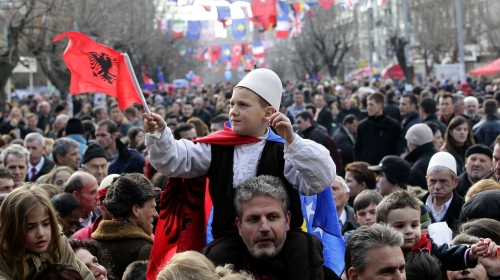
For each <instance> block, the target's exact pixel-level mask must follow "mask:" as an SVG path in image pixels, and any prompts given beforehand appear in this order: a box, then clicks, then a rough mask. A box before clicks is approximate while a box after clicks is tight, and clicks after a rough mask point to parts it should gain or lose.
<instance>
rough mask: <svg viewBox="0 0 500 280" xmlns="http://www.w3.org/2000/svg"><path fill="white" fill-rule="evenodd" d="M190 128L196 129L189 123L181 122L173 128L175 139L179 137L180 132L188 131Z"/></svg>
mask: <svg viewBox="0 0 500 280" xmlns="http://www.w3.org/2000/svg"><path fill="white" fill-rule="evenodd" d="M191 129H194V130H196V127H195V126H194V125H193V124H191V123H181V124H179V125H178V126H177V127H176V128H175V129H174V138H175V140H180V139H181V132H184V131H189V130H191Z"/></svg>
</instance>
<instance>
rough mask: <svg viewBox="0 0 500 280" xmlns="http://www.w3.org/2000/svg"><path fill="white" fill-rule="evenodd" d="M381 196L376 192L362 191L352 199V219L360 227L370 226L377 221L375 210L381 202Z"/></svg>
mask: <svg viewBox="0 0 500 280" xmlns="http://www.w3.org/2000/svg"><path fill="white" fill-rule="evenodd" d="M382 198H383V197H382V195H381V194H380V193H379V192H378V191H376V190H364V191H362V192H360V193H359V194H358V195H357V196H356V198H355V199H354V203H353V204H354V205H353V208H354V219H355V220H356V221H357V222H358V223H359V225H360V226H371V225H373V224H374V223H375V222H376V221H377V217H376V215H375V210H376V209H377V205H378V204H379V203H380V201H382Z"/></svg>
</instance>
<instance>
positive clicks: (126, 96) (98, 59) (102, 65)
mask: <svg viewBox="0 0 500 280" xmlns="http://www.w3.org/2000/svg"><path fill="white" fill-rule="evenodd" d="M64 37H68V39H69V42H68V47H67V48H66V50H65V51H64V53H63V59H64V62H65V63H66V65H67V66H68V68H69V71H70V72H71V84H70V87H69V91H70V93H71V94H79V93H86V92H102V93H104V94H106V95H109V96H112V97H115V98H116V99H117V101H118V106H119V107H120V109H122V110H123V109H126V108H127V107H130V106H131V105H132V104H134V103H139V104H142V100H141V97H140V95H139V94H142V93H141V92H138V91H137V89H136V87H135V84H134V79H135V77H132V76H131V75H132V74H131V72H130V71H129V69H128V67H127V62H126V61H125V56H124V54H122V53H120V52H118V51H115V50H113V49H111V48H109V47H107V46H105V45H101V44H99V43H97V42H95V41H94V40H92V39H90V38H89V37H87V36H86V35H84V34H82V33H80V32H66V33H63V34H60V35H58V36H57V37H56V38H55V39H54V42H57V41H59V40H61V39H62V38H64Z"/></svg>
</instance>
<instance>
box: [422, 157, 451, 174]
mask: <svg viewBox="0 0 500 280" xmlns="http://www.w3.org/2000/svg"><path fill="white" fill-rule="evenodd" d="M436 166H442V167H446V168H448V169H450V170H451V171H453V172H454V173H455V174H457V162H456V161H455V158H454V157H453V156H452V155H451V154H450V153H447V152H438V153H435V154H434V155H433V156H432V157H431V160H430V161H429V166H428V167H427V172H429V170H430V169H431V168H433V167H436Z"/></svg>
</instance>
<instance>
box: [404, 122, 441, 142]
mask: <svg viewBox="0 0 500 280" xmlns="http://www.w3.org/2000/svg"><path fill="white" fill-rule="evenodd" d="M405 138H406V141H408V142H410V143H412V144H415V145H417V146H422V145H424V144H427V143H429V142H432V140H433V139H434V135H432V130H431V128H430V127H429V126H428V125H426V124H423V123H417V124H414V125H412V126H411V127H410V129H408V131H407V132H406V136H405Z"/></svg>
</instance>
